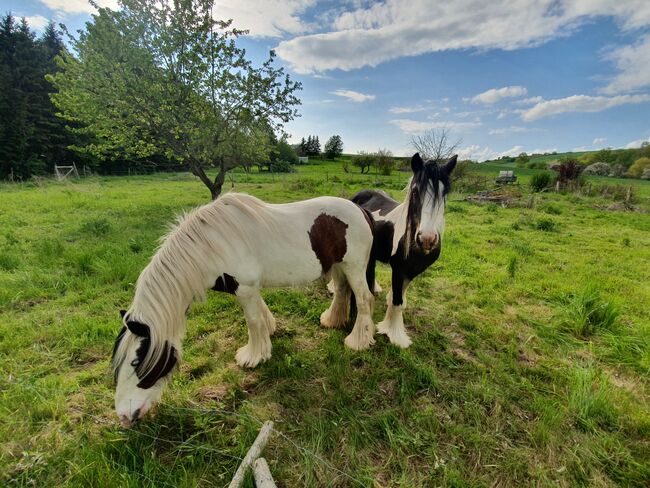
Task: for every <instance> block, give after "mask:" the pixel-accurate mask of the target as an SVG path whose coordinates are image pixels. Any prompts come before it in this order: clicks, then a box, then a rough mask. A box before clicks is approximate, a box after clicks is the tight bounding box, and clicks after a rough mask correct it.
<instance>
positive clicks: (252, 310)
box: [235, 285, 275, 368]
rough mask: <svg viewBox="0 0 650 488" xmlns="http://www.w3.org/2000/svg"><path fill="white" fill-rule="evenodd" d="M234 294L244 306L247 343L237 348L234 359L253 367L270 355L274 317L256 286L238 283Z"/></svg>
mask: <svg viewBox="0 0 650 488" xmlns="http://www.w3.org/2000/svg"><path fill="white" fill-rule="evenodd" d="M236 295H237V298H238V299H239V302H240V303H241V304H242V307H243V308H244V316H245V317H246V324H247V325H248V344H246V345H245V346H244V347H240V348H239V349H238V350H237V354H236V355H235V361H236V362H237V364H238V365H239V366H242V367H249V368H253V367H255V366H257V365H258V364H259V363H260V362H263V361H266V360H267V359H269V358H270V357H271V334H272V333H273V331H274V330H275V319H273V316H272V315H271V312H270V311H269V309H268V307H267V306H266V304H265V303H264V300H262V296H261V295H260V290H259V288H258V287H253V286H241V285H240V286H239V288H237V292H236Z"/></svg>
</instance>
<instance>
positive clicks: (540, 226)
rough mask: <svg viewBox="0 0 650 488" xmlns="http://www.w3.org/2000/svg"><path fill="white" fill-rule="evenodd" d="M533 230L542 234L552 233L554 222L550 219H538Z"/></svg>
mask: <svg viewBox="0 0 650 488" xmlns="http://www.w3.org/2000/svg"><path fill="white" fill-rule="evenodd" d="M535 228H536V229H537V230H542V231H544V232H553V231H554V230H555V222H554V221H553V220H551V219H538V220H537V222H535Z"/></svg>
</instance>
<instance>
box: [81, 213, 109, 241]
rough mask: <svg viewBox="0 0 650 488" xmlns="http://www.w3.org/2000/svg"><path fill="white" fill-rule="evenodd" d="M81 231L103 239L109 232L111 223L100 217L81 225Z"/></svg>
mask: <svg viewBox="0 0 650 488" xmlns="http://www.w3.org/2000/svg"><path fill="white" fill-rule="evenodd" d="M81 231H82V232H84V233H86V234H90V235H92V236H95V237H103V236H105V235H107V234H108V233H109V232H110V231H111V223H110V222H109V221H108V220H107V219H105V218H102V217H100V218H97V219H90V220H87V221H85V222H84V223H83V224H81Z"/></svg>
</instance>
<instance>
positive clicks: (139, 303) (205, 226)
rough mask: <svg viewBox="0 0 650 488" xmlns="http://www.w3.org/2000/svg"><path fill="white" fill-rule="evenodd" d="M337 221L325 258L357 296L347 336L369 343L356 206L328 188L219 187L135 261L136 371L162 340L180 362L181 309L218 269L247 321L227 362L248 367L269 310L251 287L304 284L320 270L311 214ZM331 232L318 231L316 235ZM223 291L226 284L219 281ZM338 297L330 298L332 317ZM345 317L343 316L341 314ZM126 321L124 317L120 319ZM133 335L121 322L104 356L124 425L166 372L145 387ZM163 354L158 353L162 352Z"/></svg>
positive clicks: (259, 357)
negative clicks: (300, 191)
mask: <svg viewBox="0 0 650 488" xmlns="http://www.w3.org/2000/svg"><path fill="white" fill-rule="evenodd" d="M323 215H324V216H325V217H327V218H333V219H335V220H336V221H337V222H338V224H337V225H342V224H341V223H343V224H345V236H344V237H343V239H344V245H345V251H344V252H343V255H342V256H340V261H339V260H338V256H337V260H336V262H334V263H329V264H331V269H329V270H326V271H328V272H330V271H331V272H333V273H334V272H336V273H339V274H340V276H342V277H343V278H342V279H344V280H345V282H346V283H348V285H346V286H345V287H343V288H344V290H342V291H340V290H335V295H336V294H337V293H338V294H339V295H340V294H341V293H348V292H349V290H350V289H351V290H352V291H353V292H354V294H355V296H356V298H357V307H358V315H357V320H356V322H355V325H354V328H353V331H352V333H351V334H350V336H348V338H346V341H345V343H346V345H348V346H350V347H352V348H354V349H363V348H365V347H368V346H369V345H370V344H372V342H373V340H372V332H373V328H372V327H371V325H372V305H373V296H372V294H371V293H370V290H369V288H368V285H367V283H366V282H365V274H366V266H367V264H368V260H369V257H370V251H371V247H372V232H371V230H370V226H369V224H368V222H367V220H366V217H365V216H364V214H363V212H362V211H361V210H360V209H359V207H357V206H356V205H355V204H354V203H352V202H350V201H348V200H345V199H342V198H335V197H320V198H315V199H312V200H307V201H303V202H296V203H289V204H282V205H272V204H267V203H264V202H262V201H261V200H258V199H257V198H254V197H251V196H249V195H242V194H232V193H231V194H227V195H224V196H222V197H221V198H220V199H219V200H217V201H216V202H212V203H210V204H208V205H205V206H203V207H200V208H197V209H195V210H193V211H192V212H190V213H188V214H187V215H185V216H184V217H183V218H182V219H180V220H179V223H178V225H177V226H176V227H175V228H174V229H173V230H171V232H170V233H169V234H168V235H167V236H166V237H165V239H164V241H163V244H162V245H161V247H160V249H159V250H158V252H157V253H156V255H155V256H154V257H153V258H152V260H151V262H150V263H149V264H148V265H147V267H146V268H145V269H144V270H143V272H142V273H141V275H140V277H139V278H138V282H137V284H136V291H135V296H134V300H133V304H132V306H131V308H130V309H129V311H128V312H127V317H128V320H132V321H137V322H140V323H142V324H146V325H147V326H149V327H150V352H149V353H148V354H147V356H146V358H145V361H144V363H143V364H142V365H141V369H142V370H143V371H141V376H143V377H144V376H146V375H147V374H148V373H150V372H151V371H152V370H153V369H154V366H155V365H156V364H157V363H158V362H159V361H160V360H161V357H162V354H163V351H164V345H165V341H167V342H168V343H169V346H173V347H174V348H175V349H176V353H177V360H178V361H180V351H181V342H182V339H183V336H184V334H185V325H186V321H185V312H186V310H187V309H188V307H189V305H190V304H191V303H192V302H193V301H194V300H201V299H203V298H204V297H205V294H206V290H207V289H209V288H212V287H213V286H215V282H216V280H217V279H218V278H219V277H223V278H224V280H225V277H226V275H229V278H230V279H233V277H234V279H235V280H236V285H237V286H236V290H234V293H235V295H236V296H237V298H238V300H239V301H240V303H241V304H242V307H243V309H244V315H245V316H246V322H247V324H248V329H249V340H248V343H247V344H246V345H245V346H244V347H242V348H240V349H239V350H238V351H237V353H236V356H235V358H236V362H237V363H238V364H239V365H241V366H247V367H252V366H255V365H257V364H258V363H260V362H262V361H265V360H266V359H268V358H269V357H270V356H271V340H270V335H271V334H272V333H273V332H274V331H275V319H274V318H273V316H272V315H271V313H270V311H269V309H268V307H267V306H266V304H265V303H264V301H263V300H262V297H261V295H260V289H261V288H263V287H269V286H293V285H300V284H305V283H309V282H311V281H314V280H316V279H318V278H320V277H321V276H322V275H323V271H324V270H323V268H324V266H325V263H324V262H322V261H321V259H323V257H322V256H317V252H316V249H315V248H314V242H313V239H314V237H313V236H310V232H312V231H313V230H314V226H315V222H316V220H317V219H318V218H319V217H322V216H323ZM333 237H335V236H329V235H325V236H324V237H323V236H320V237H318V242H319V243H322V242H324V241H327V240H328V239H330V238H333ZM226 291H228V290H226ZM342 300H345V301H346V302H345V303H347V300H348V297H347V296H345V297H343V296H342V295H340V296H338V297H337V300H336V301H337V307H338V308H339V309H338V310H336V311H335V314H334V315H338V317H336V318H335V321H337V322H340V321H341V318H340V316H341V315H342V313H343V312H347V307H346V310H342V309H341V303H342ZM346 318H347V317H346ZM125 325H126V322H125ZM141 341H142V338H141V337H139V336H136V335H134V334H133V333H132V332H130V331H126V332H125V334H124V336H123V338H122V340H121V341H120V342H119V343H118V344H117V348H116V352H115V355H114V360H113V365H114V369H115V372H116V378H117V387H116V390H115V408H116V411H117V413H118V415H119V417H120V420H121V421H122V422H123V423H124V425H129V424H130V422H131V421H132V420H134V419H135V418H139V417H142V416H143V415H144V414H145V413H146V412H147V411H148V410H149V409H150V408H151V407H152V406H153V405H154V404H155V403H157V402H158V401H159V400H160V398H161V395H162V391H163V389H164V386H165V384H166V383H167V382H168V380H169V377H170V376H171V373H167V374H166V375H165V376H163V377H162V378H160V379H158V380H157V381H156V382H155V383H154V384H153V386H151V387H149V388H142V387H139V386H138V384H139V383H140V378H138V375H137V374H136V372H135V366H134V365H133V364H132V362H133V361H134V360H135V359H136V351H137V349H138V347H139V346H140V343H141ZM163 362H164V361H163Z"/></svg>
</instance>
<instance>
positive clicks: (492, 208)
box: [485, 202, 499, 213]
mask: <svg viewBox="0 0 650 488" xmlns="http://www.w3.org/2000/svg"><path fill="white" fill-rule="evenodd" d="M485 210H487V211H488V212H491V213H497V211H498V210H499V206H498V205H497V204H496V203H494V202H490V203H488V204H487V205H486V206H485Z"/></svg>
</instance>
